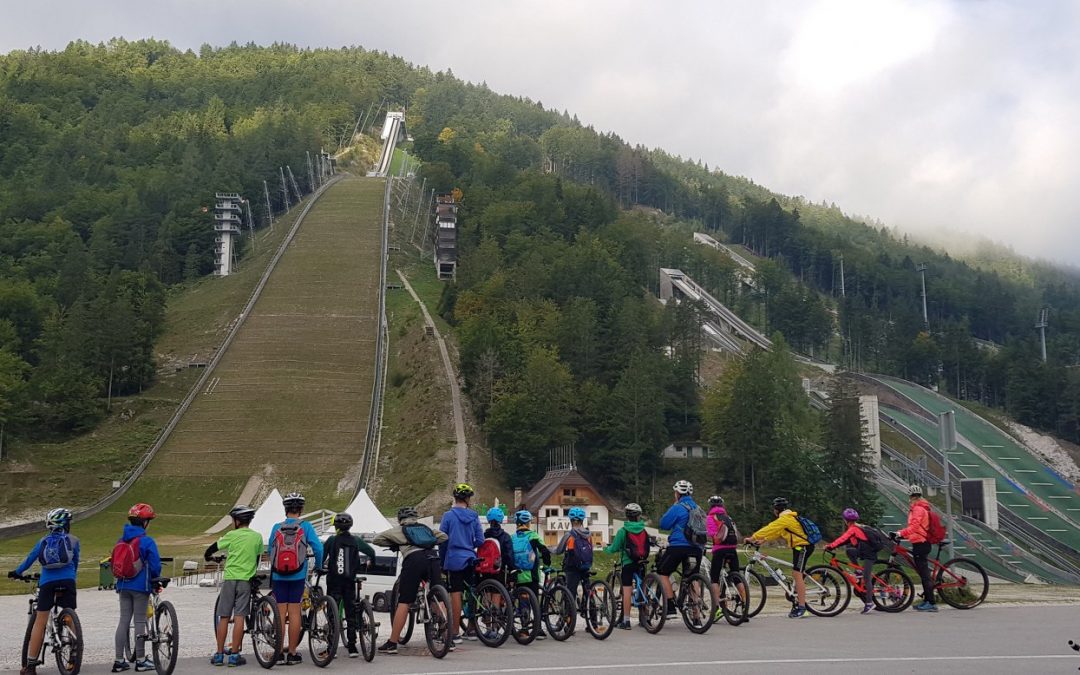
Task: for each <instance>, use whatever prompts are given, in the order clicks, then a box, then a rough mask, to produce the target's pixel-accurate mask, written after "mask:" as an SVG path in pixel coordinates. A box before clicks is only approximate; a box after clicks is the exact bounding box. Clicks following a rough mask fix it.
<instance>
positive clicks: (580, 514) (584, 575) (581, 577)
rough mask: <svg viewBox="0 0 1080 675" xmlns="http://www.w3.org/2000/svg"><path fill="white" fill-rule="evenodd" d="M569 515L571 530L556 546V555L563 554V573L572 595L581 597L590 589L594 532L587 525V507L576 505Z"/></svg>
mask: <svg viewBox="0 0 1080 675" xmlns="http://www.w3.org/2000/svg"><path fill="white" fill-rule="evenodd" d="M567 517H569V518H570V531H569V532H567V533H566V534H564V535H563V538H562V540H561V541H560V542H559V545H558V546H556V547H555V555H562V556H563V574H565V575H566V586H567V588H569V589H570V595H571V596H573V597H574V598H578V599H580V598H582V597H584V595H585V594H586V593H588V589H589V570H591V569H592V563H593V545H592V533H591V532H589V529H588V528H587V527H585V518H586V513H585V509H583V508H581V507H580V506H575V507H574V508H572V509H570V512H569V513H568V514H567ZM579 587H580V588H581V592H580V593H579V592H578V588H579Z"/></svg>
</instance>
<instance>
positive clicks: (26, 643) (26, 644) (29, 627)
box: [19, 612, 44, 668]
mask: <svg viewBox="0 0 1080 675" xmlns="http://www.w3.org/2000/svg"><path fill="white" fill-rule="evenodd" d="M34 614H37V612H35V613H34ZM34 614H31V615H30V619H29V620H28V621H27V622H26V634H25V635H23V643H22V656H21V658H20V661H19V664H20V666H21V667H23V668H25V667H26V661H27V654H26V653H27V652H28V651H30V634H31V633H32V632H33V631H34ZM42 646H44V643H42ZM40 657H41V653H40V652H39V653H38V655H37V656H36V657H35V660H36V661H39V662H40V661H41V658H40Z"/></svg>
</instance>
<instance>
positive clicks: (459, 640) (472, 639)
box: [454, 631, 477, 644]
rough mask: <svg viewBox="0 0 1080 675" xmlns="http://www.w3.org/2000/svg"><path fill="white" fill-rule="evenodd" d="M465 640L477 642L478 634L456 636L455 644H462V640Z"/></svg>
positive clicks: (467, 633)
mask: <svg viewBox="0 0 1080 675" xmlns="http://www.w3.org/2000/svg"><path fill="white" fill-rule="evenodd" d="M463 638H464V639H466V640H469V641H470V642H472V641H475V640H476V639H477V638H476V633H470V632H468V631H466V632H465V634H464V635H455V636H454V642H456V643H457V644H461V640H462V639H463Z"/></svg>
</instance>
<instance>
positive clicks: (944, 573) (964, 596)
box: [934, 558, 990, 609]
mask: <svg viewBox="0 0 1080 675" xmlns="http://www.w3.org/2000/svg"><path fill="white" fill-rule="evenodd" d="M934 588H935V589H936V590H937V592H938V595H940V596H941V599H942V600H944V601H945V602H947V603H948V604H949V605H951V606H953V607H955V608H956V609H971V608H972V607H977V606H978V605H980V604H982V601H983V600H985V599H986V593H987V591H989V590H990V580H989V579H987V577H986V570H984V569H983V567H982V565H980V564H979V563H977V562H975V561H974V560H972V559H971V558H953V559H952V560H950V561H948V562H946V563H944V564H943V565H942V566H941V567H940V568H938V571H937V575H935V577H934Z"/></svg>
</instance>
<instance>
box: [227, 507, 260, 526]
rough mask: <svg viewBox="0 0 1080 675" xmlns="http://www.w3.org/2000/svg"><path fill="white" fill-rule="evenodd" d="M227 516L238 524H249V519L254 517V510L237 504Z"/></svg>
mask: <svg viewBox="0 0 1080 675" xmlns="http://www.w3.org/2000/svg"><path fill="white" fill-rule="evenodd" d="M229 515H230V516H232V519H233V520H235V521H237V522H239V523H250V522H251V519H252V518H254V517H255V509H253V508H251V507H250V506H246V505H244V504H237V505H236V506H234V507H233V508H232V511H229Z"/></svg>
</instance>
